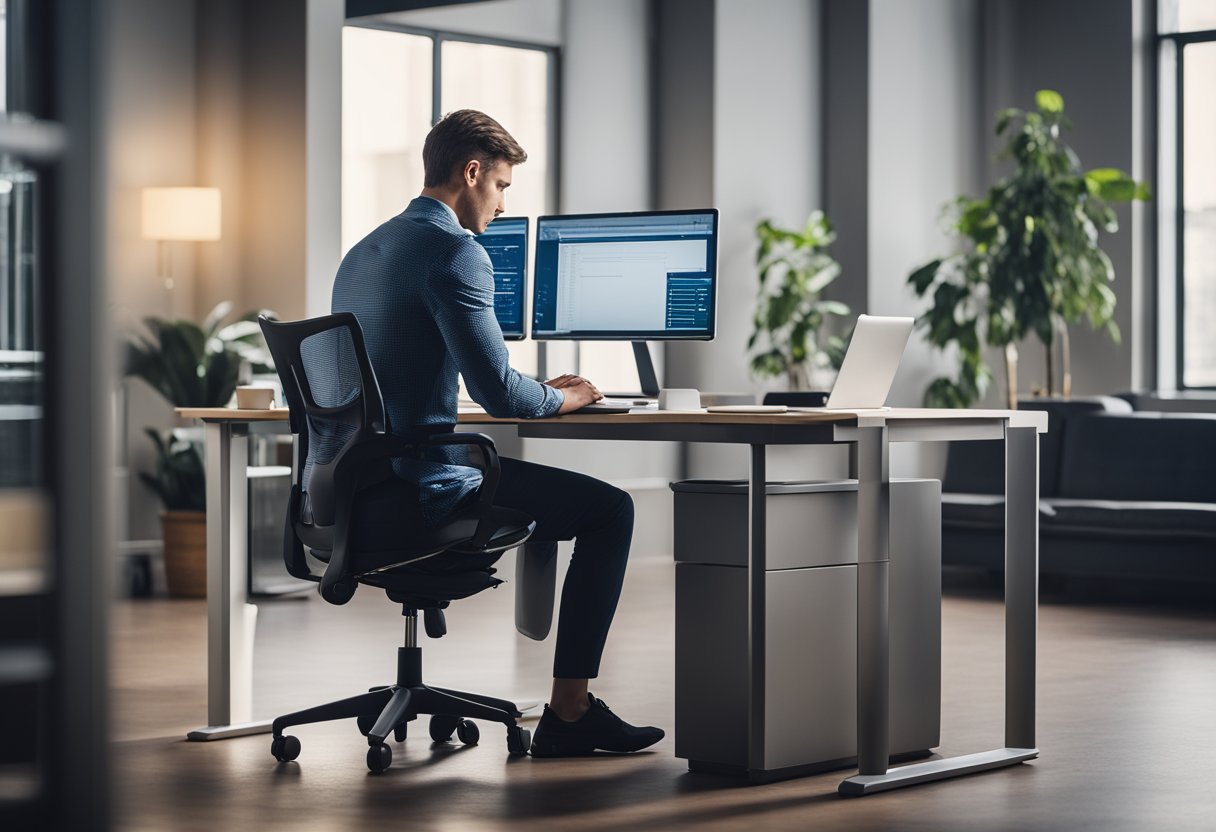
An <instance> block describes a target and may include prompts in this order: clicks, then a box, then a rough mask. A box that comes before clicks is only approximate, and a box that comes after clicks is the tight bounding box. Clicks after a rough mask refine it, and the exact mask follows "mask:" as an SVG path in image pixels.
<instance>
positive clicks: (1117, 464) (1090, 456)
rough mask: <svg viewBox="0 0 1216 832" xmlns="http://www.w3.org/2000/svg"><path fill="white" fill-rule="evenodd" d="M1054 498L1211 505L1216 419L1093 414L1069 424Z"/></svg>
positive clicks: (1215, 498)
mask: <svg viewBox="0 0 1216 832" xmlns="http://www.w3.org/2000/svg"><path fill="white" fill-rule="evenodd" d="M1058 496H1060V497H1070V498H1080V499H1083V500H1155V501H1167V502H1194V503H1216V414H1203V413H1146V412H1138V413H1128V414H1119V415H1112V414H1096V415H1090V416H1084V417H1080V418H1077V419H1073V420H1070V422H1069V425H1068V428H1067V430H1066V433H1065V436H1064V449H1063V454H1062V455H1061V460H1060V484H1059V490H1058Z"/></svg>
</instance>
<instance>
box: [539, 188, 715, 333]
mask: <svg viewBox="0 0 1216 832" xmlns="http://www.w3.org/2000/svg"><path fill="white" fill-rule="evenodd" d="M717 259H718V211H717V209H716V208H708V209H704V210H697V211H654V212H647V213H636V214H581V215H569V216H561V217H541V218H540V219H539V220H537V223H536V269H535V276H534V279H533V286H532V337H533V338H536V339H541V340H545V339H556V338H573V339H579V340H595V339H600V340H633V341H653V340H669V339H675V338H687V339H701V340H709V339H711V338H713V337H714V314H715V309H714V306H715V296H716V283H717Z"/></svg>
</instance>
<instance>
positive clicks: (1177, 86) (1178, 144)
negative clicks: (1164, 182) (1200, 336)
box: [1154, 29, 1216, 391]
mask: <svg viewBox="0 0 1216 832" xmlns="http://www.w3.org/2000/svg"><path fill="white" fill-rule="evenodd" d="M1167 42H1168V43H1170V44H1172V46H1173V55H1172V59H1173V67H1172V69H1173V77H1172V79H1170V80H1171V81H1172V85H1173V88H1172V89H1171V90H1168V91H1167V92H1168V93H1172V96H1171V97H1172V101H1170V102H1169V104H1170V106H1171V108H1172V114H1171V115H1172V119H1170V118H1167V117H1165V114H1163V112H1162V109H1163V108H1162V106H1161V102H1159V103H1158V105H1157V119H1158V134H1159V137H1160V139H1161V141H1159V142H1158V159H1157V170H1158V171H1159V172H1161V171H1163V170H1165V169H1166V164H1172V167H1173V169H1172V171H1170V172H1171V173H1172V174H1173V182H1172V186H1173V190H1174V192H1173V205H1167V206H1164V207H1163V208H1162V209H1161V210H1159V211H1158V214H1157V232H1158V238H1159V239H1160V240H1162V244H1163V245H1170V243H1168V242H1166V241H1165V238H1166V237H1167V236H1169V235H1168V234H1166V233H1165V232H1166V231H1167V230H1168V229H1167V228H1165V227H1164V226H1165V222H1164V220H1165V216H1164V215H1166V214H1168V215H1169V216H1170V221H1171V222H1172V223H1173V229H1172V231H1173V235H1172V236H1173V242H1172V246H1173V249H1172V251H1171V252H1170V256H1171V258H1172V264H1171V266H1172V269H1171V270H1172V274H1161V270H1160V269H1158V276H1159V279H1165V280H1170V281H1173V299H1172V301H1173V315H1172V317H1173V327H1172V328H1173V340H1174V343H1173V353H1174V356H1173V357H1174V360H1173V365H1174V368H1173V369H1174V384H1173V387H1174V389H1176V390H1178V391H1186V390H1209V391H1210V390H1216V386H1213V385H1202V386H1195V385H1188V384H1187V383H1186V372H1185V371H1186V259H1185V249H1186V200H1185V186H1186V158H1185V133H1184V131H1183V126H1184V124H1185V118H1186V113H1185V106H1184V97H1185V90H1186V87H1185V81H1186V73H1185V66H1186V47H1187V46H1191V45H1193V44H1197V43H1216V29H1202V30H1196V31H1188V32H1161V31H1160V30H1158V31H1157V33H1156V38H1155V46H1156V48H1155V53H1156V54H1155V56H1154V57H1155V61H1156V65H1157V67H1158V69H1159V71H1161V73H1162V75H1163V76H1165V75H1166V73H1165V71H1164V70H1165V69H1166V67H1164V66H1163V63H1164V59H1163V50H1162V46H1163V44H1165V43H1167ZM1163 80H1165V78H1164V77H1163ZM1167 122H1168V123H1167ZM1163 154H1169V158H1165V159H1163V158H1162V155H1163ZM1165 288H1166V287H1161V286H1159V287H1158V291H1159V292H1162V291H1163V289H1165ZM1167 337H1168V336H1167ZM1162 346H1164V344H1163V345H1162Z"/></svg>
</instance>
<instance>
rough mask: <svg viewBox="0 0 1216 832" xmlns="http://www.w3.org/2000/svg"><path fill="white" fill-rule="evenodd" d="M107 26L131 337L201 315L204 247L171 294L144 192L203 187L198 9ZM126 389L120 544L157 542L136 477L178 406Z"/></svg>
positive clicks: (109, 207)
mask: <svg viewBox="0 0 1216 832" xmlns="http://www.w3.org/2000/svg"><path fill="white" fill-rule="evenodd" d="M104 20H105V31H104V34H103V40H104V42H105V44H106V47H105V49H104V50H103V53H102V54H103V61H104V62H105V73H104V75H103V79H102V81H101V83H102V84H103V85H104V100H105V101H106V106H105V108H104V109H102V110H101V111H100V113H101V115H100V119H99V122H100V123H99V129H100V130H101V132H102V134H103V137H104V147H105V149H104V156H103V160H102V163H103V164H104V170H103V171H102V173H101V176H102V177H103V181H104V182H105V193H104V194H103V199H104V207H105V212H104V215H103V219H102V222H103V229H104V234H105V239H106V241H107V246H106V254H105V268H104V270H103V273H104V274H105V275H106V278H107V281H108V283H109V289H110V292H109V296H110V299H111V304H112V305H111V307H110V314H111V330H112V331H113V333H114V336H115V338H116V339H125V337H126V336H127V333H128V332H130V331H131V330H132V328H133V327H135V326H137V323H136V322H137V321H139V320H140V319H142V318H143V317H144V316H146V315H157V316H161V317H164V316H169V315H172V316H184V317H192V316H193V315H194V314H195V301H194V288H195V286H194V275H195V269H194V252H195V248H194V244H190V243H172V244H170V246H171V249H170V254H171V256H172V258H173V277H174V280H175V282H176V288H175V290H174V292H173V293H172V295H171V296H170V294H169V293H168V292H167V291H166V290H165V288H164V286H163V285H162V283H161V282H160V281H159V280H158V279H157V262H156V258H157V244H156V243H155V242H153V241H151V240H145V239H143V238H142V237H141V236H140V234H141V228H140V223H141V207H140V199H141V197H140V191H141V189H143V188H146V187H155V186H162V185H192V184H196V179H195V149H196V144H195V110H194V107H195V94H194V82H195V75H194V57H195V51H194V4H193V2H191V0H166V2H163V3H155V4H152V5H149V4H146V3H142V2H139V0H113V2H111V3H110V4H109V9H108V14H107V15H105V16H104ZM199 245H202V244H199ZM116 346H117V345H116ZM123 390H124V391H125V392H124V393H120V397H119V404H120V408H119V413H122V412H124V411H125V412H126V413H128V414H129V418H128V419H127V420H126V423H125V424H124V423H123V422H121V421H116V428H117V429H118V430H119V431H120V432H121V436H120V438H119V441H118V455H117V459H116V462H117V463H118V465H119V466H120V471H119V474H118V480H117V482H116V490H117V491H118V492H120V494H124V495H126V497H127V499H126V500H123V501H121V502H123V503H124V506H123V507H120V509H119V511H120V517H119V523H118V527H117V528H116V530H115V531H116V533H117V535H118V536H119V538H120V539H135V538H157V537H160V522H159V520H158V517H157V512H158V511H159V509H160V504H159V501H158V500H157V499H156V498H155V496H154V495H153V494H152V493H151V492H149V491H148V490H147V489H146V488H145V487H144V486H143V485H141V484H139V482H138V480H137V478H136V477H135V474H134V473H133V472H134V471H137V470H144V471H151V470H152V469H153V466H154V463H155V456H154V454H153V451H152V445H151V443H150V442H149V441H148V439H147V437H145V436H144V434H143V429H144V427H145V426H155V427H158V428H165V427H168V426H169V425H171V424H173V423H174V421H175V419H174V417H173V413H172V410H171V408H170V407H169V405H168V404H166V403H165V402H164V400H163V399H161V398H160V396H159V395H158V394H156V393H154V392H153V391H152V390H151V388H149V387H147V386H146V385H145V384H144V383H143V382H139V381H129V382H125V383H124V384H123ZM124 404H125V407H123V406H122V405H124ZM128 472H130V473H128Z"/></svg>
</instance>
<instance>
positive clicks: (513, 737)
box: [507, 725, 532, 757]
mask: <svg viewBox="0 0 1216 832" xmlns="http://www.w3.org/2000/svg"><path fill="white" fill-rule="evenodd" d="M531 747H532V732H531V731H529V730H528V729H527V728H521V727H519V726H518V725H511V726H509V727H508V728H507V753H508V754H510V755H511V756H512V757H522V756H524V755H525V754H527V753H528V749H529V748H531Z"/></svg>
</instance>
